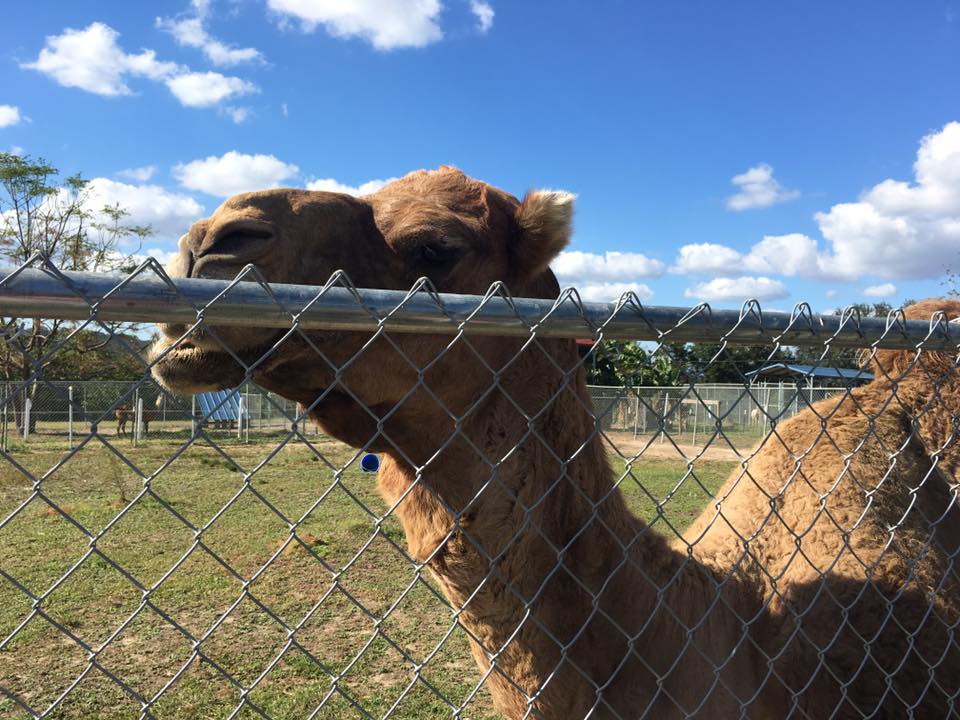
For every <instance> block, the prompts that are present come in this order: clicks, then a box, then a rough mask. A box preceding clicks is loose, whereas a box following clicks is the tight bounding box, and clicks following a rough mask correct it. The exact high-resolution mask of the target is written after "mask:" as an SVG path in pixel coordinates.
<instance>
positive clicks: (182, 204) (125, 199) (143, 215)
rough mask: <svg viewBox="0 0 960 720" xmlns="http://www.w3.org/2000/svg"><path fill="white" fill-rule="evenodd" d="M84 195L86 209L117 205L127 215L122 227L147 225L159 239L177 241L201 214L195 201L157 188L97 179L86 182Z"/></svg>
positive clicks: (201, 208)
mask: <svg viewBox="0 0 960 720" xmlns="http://www.w3.org/2000/svg"><path fill="white" fill-rule="evenodd" d="M87 192H88V200H87V206H88V207H89V208H91V210H93V211H94V212H96V211H98V210H99V209H100V208H102V207H104V206H111V205H119V206H120V207H121V208H123V209H124V210H126V211H127V212H128V213H129V215H128V216H127V217H125V218H124V219H123V222H124V223H125V224H131V225H150V226H151V227H152V228H153V230H154V233H155V235H156V236H157V237H158V238H159V239H166V240H176V239H177V238H178V237H179V236H180V235H182V234H183V233H184V232H185V231H186V229H187V228H188V227H189V226H190V224H191V223H193V222H194V221H195V220H199V219H200V218H201V217H203V214H204V208H203V206H202V205H201V204H200V203H199V202H197V201H196V200H195V199H194V198H192V197H190V196H189V195H184V194H182V193H177V192H172V191H170V190H166V189H165V188H162V187H160V186H158V185H131V184H128V183H124V182H119V181H117V180H111V179H109V178H104V177H97V178H93V179H92V180H91V181H90V182H89V183H88V185H87ZM153 241H155V240H151V242H153Z"/></svg>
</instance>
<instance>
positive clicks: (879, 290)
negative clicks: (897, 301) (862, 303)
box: [863, 283, 897, 298]
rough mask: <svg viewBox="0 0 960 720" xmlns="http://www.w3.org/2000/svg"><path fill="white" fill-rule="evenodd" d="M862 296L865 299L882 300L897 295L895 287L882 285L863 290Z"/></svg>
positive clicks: (887, 284) (886, 284)
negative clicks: (864, 296)
mask: <svg viewBox="0 0 960 720" xmlns="http://www.w3.org/2000/svg"><path fill="white" fill-rule="evenodd" d="M863 294H864V295H866V296H867V297H873V298H884V297H893V296H894V295H896V294H897V286H896V285H894V284H893V283H883V284H882V285H871V286H870V287H867V288H864V289H863Z"/></svg>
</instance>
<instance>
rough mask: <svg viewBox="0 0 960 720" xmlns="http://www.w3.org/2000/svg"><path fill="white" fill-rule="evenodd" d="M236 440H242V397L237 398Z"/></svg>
mask: <svg viewBox="0 0 960 720" xmlns="http://www.w3.org/2000/svg"><path fill="white" fill-rule="evenodd" d="M238 395H239V393H238ZM237 440H243V395H239V397H238V398H237Z"/></svg>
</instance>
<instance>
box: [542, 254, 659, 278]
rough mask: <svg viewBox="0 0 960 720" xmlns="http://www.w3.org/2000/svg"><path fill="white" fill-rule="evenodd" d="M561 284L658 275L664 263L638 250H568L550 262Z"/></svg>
mask: <svg viewBox="0 0 960 720" xmlns="http://www.w3.org/2000/svg"><path fill="white" fill-rule="evenodd" d="M550 266H551V268H552V269H553V272H554V273H555V274H556V276H557V278H558V279H559V280H560V282H561V284H563V283H566V284H569V285H576V286H577V287H580V286H581V285H587V284H589V283H611V282H624V281H633V280H636V279H637V278H648V277H660V275H662V274H663V271H664V264H663V263H662V262H660V261H659V260H654V259H652V258H648V257H647V256H646V255H642V254H641V253H631V252H613V251H610V252H606V253H604V254H603V255H597V254H595V253H588V252H580V251H579V250H571V251H568V252H562V253H560V254H559V255H558V256H557V257H556V259H554V261H553V262H552V263H551V264H550Z"/></svg>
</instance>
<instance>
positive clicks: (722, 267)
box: [670, 233, 831, 278]
mask: <svg viewBox="0 0 960 720" xmlns="http://www.w3.org/2000/svg"><path fill="white" fill-rule="evenodd" d="M744 270H746V271H748V272H754V273H763V274H770V273H773V274H776V275H786V276H789V277H793V276H798V277H805V278H828V277H831V273H830V272H829V270H828V269H827V268H826V267H824V263H823V259H822V258H821V257H820V256H819V255H818V252H817V243H816V241H815V240H813V239H812V238H810V237H807V236H806V235H804V234H802V233H790V234H788V235H765V236H764V238H763V239H762V240H761V241H760V242H758V243H756V244H754V245H753V247H752V248H750V250H749V252H747V253H740V252H738V251H736V250H734V249H733V248H731V247H727V246H726V245H719V244H717V243H694V244H691V245H684V246H682V247H681V248H680V250H679V251H678V253H677V258H676V260H675V261H674V264H673V266H672V267H671V268H670V272H672V273H684V274H701V273H702V274H728V275H729V274H732V273H738V272H743V271H744Z"/></svg>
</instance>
